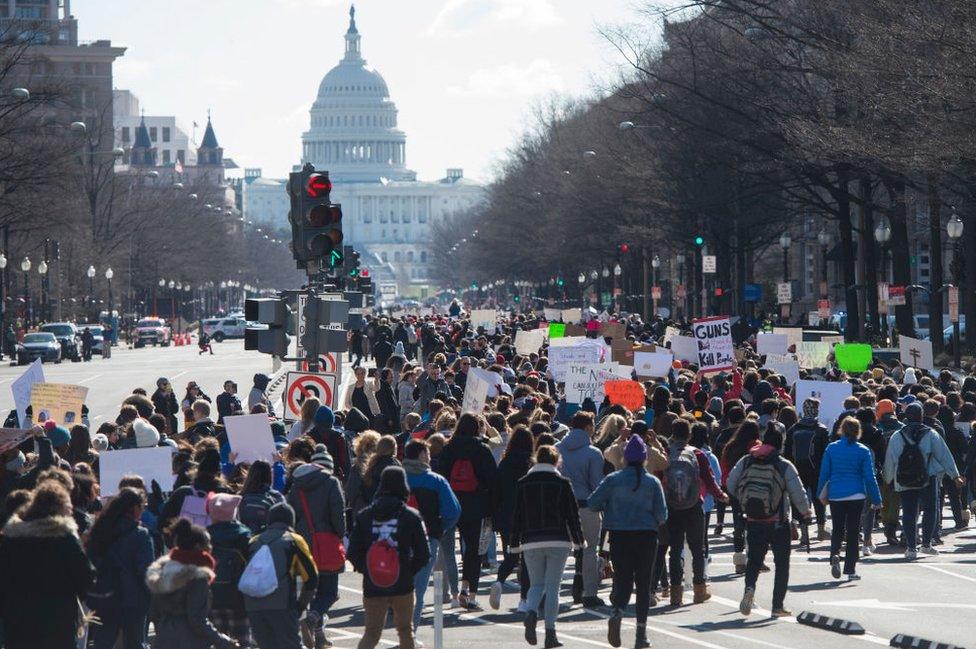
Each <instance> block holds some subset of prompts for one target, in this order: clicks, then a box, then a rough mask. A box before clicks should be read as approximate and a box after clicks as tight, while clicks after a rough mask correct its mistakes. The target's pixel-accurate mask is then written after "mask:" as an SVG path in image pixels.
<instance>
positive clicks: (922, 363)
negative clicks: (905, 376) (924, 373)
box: [898, 336, 935, 372]
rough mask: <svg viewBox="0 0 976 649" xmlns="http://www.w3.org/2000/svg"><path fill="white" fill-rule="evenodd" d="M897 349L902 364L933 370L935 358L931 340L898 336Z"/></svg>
mask: <svg viewBox="0 0 976 649" xmlns="http://www.w3.org/2000/svg"><path fill="white" fill-rule="evenodd" d="M898 351H899V352H900V356H901V358H900V360H901V362H902V364H903V365H909V366H911V367H917V368H919V369H923V370H928V371H930V372H934V371H935V359H934V356H933V355H932V341H931V340H919V339H918V338H909V337H908V336H898Z"/></svg>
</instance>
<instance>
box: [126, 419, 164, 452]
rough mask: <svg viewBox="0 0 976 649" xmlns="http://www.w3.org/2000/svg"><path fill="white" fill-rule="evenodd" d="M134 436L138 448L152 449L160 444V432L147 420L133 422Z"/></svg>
mask: <svg viewBox="0 0 976 649" xmlns="http://www.w3.org/2000/svg"><path fill="white" fill-rule="evenodd" d="M132 434H133V436H134V437H135V438H136V447H137V448H151V447H153V446H156V445H157V444H159V431H158V430H156V427H155V426H153V425H152V424H150V423H149V422H148V421H146V420H145V419H135V420H133V421H132Z"/></svg>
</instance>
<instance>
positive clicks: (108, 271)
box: [105, 267, 115, 320]
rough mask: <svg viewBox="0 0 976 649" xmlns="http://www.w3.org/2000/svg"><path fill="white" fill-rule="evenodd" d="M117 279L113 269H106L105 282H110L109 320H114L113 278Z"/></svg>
mask: <svg viewBox="0 0 976 649" xmlns="http://www.w3.org/2000/svg"><path fill="white" fill-rule="evenodd" d="M113 277H115V271H113V270H112V268H111V267H109V268H106V269H105V280H106V281H107V282H108V318H109V320H111V319H112V302H113V300H112V278H113Z"/></svg>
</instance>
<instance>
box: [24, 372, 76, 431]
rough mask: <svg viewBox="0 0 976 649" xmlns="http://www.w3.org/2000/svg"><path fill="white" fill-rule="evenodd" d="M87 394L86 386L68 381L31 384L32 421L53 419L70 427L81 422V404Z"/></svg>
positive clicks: (36, 422)
mask: <svg viewBox="0 0 976 649" xmlns="http://www.w3.org/2000/svg"><path fill="white" fill-rule="evenodd" d="M87 396H88V388H86V387H85V386H83V385H71V384H69V383H35V384H34V385H33V386H31V409H32V411H33V413H34V423H35V424H38V423H41V422H43V421H47V420H48V419H53V420H54V421H55V422H57V423H58V424H59V425H61V426H64V427H66V428H71V426H73V425H75V424H80V423H81V406H82V405H83V404H84V403H85V397H87Z"/></svg>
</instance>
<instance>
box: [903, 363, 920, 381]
mask: <svg viewBox="0 0 976 649" xmlns="http://www.w3.org/2000/svg"><path fill="white" fill-rule="evenodd" d="M902 383H904V384H905V385H915V384H916V383H918V379H917V378H916V377H915V368H914V367H909V368H908V369H907V370H905V378H904V379H903V380H902Z"/></svg>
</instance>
